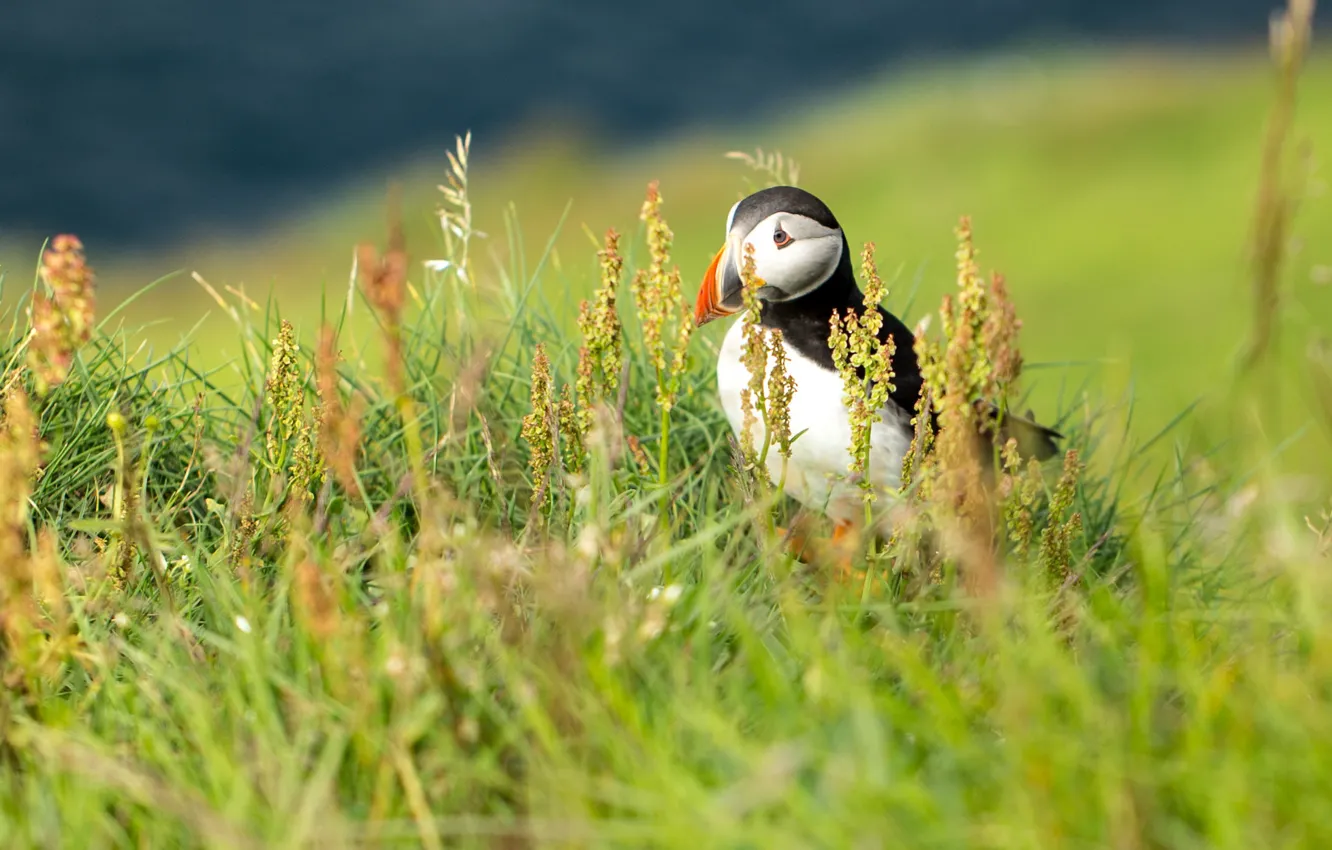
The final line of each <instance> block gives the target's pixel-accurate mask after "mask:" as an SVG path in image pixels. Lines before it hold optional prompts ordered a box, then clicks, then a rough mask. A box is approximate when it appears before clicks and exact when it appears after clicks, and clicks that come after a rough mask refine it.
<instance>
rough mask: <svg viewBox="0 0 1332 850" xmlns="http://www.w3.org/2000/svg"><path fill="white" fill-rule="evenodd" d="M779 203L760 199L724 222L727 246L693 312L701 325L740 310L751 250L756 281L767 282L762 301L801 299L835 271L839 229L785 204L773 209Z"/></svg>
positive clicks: (705, 280) (744, 204)
mask: <svg viewBox="0 0 1332 850" xmlns="http://www.w3.org/2000/svg"><path fill="white" fill-rule="evenodd" d="M782 188H785V187H782ZM767 191H772V190H767ZM790 191H797V190H790ZM810 197H812V196H810ZM776 200H780V198H773V197H771V196H767V195H766V193H758V194H755V195H751V196H750V197H748V198H745V199H744V200H742V201H740V202H738V203H737V204H736V205H735V206H733V207H731V212H730V214H729V215H728V216H727V218H726V244H725V245H724V246H722V249H721V250H720V251H718V252H717V256H716V257H715V258H713V260H712V265H711V266H709V267H708V271H707V274H706V275H705V276H704V278H703V285H702V288H701V289H700V291H699V295H698V306H697V308H696V310H695V312H694V319H695V322H696V323H697V324H700V325H702V324H704V323H706V322H709V321H711V320H712V319H715V318H719V317H721V316H726V315H729V314H731V313H734V312H736V311H737V310H739V309H740V307H741V306H742V297H741V296H742V292H741V289H742V284H741V277H740V270H741V269H742V268H743V266H744V263H745V259H746V252H747V250H748V246H751V245H752V246H753V256H754V276H755V277H756V278H759V279H761V280H762V281H763V286H762V287H761V288H760V289H759V290H758V292H757V297H758V298H759V299H761V300H763V301H768V302H778V301H790V300H792V299H794V298H799V297H800V296H802V295H805V294H806V293H808V292H810V291H812V290H814V289H815V288H817V287H818V286H820V285H821V284H823V282H824V281H826V280H828V278H829V277H831V276H832V274H833V272H834V271H836V270H837V266H838V264H839V263H840V262H841V260H842V253H843V250H842V244H843V236H842V231H841V228H839V227H830V226H828V225H826V224H822V223H820V222H818V221H816V220H814V219H813V218H811V217H810V216H807V215H802V214H800V213H798V212H791V211H788V210H785V209H782V208H781V206H782V205H781V204H774V203H771V201H776ZM763 201H769V203H763ZM737 213H739V215H737Z"/></svg>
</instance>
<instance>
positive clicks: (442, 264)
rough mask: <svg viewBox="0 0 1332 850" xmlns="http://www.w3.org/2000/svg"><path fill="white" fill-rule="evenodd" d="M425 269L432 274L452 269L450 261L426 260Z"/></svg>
mask: <svg viewBox="0 0 1332 850" xmlns="http://www.w3.org/2000/svg"><path fill="white" fill-rule="evenodd" d="M425 267H426V268H427V269H429V270H430V271H432V272H442V271H448V270H449V269H450V268H452V267H453V263H452V261H450V260H426V261H425Z"/></svg>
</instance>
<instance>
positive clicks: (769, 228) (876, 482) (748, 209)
mask: <svg viewBox="0 0 1332 850" xmlns="http://www.w3.org/2000/svg"><path fill="white" fill-rule="evenodd" d="M747 243H748V244H752V245H753V247H754V274H755V277H757V278H760V279H761V280H762V281H763V283H764V285H763V286H762V287H761V288H760V289H759V290H758V291H757V292H756V293H755V297H756V298H757V300H758V302H759V307H760V317H761V318H760V323H761V325H762V326H763V327H765V328H772V329H776V330H780V331H781V332H782V346H783V348H784V349H785V355H786V364H787V372H788V374H789V375H790V376H791V377H792V378H793V379H794V382H795V391H794V393H793V395H792V398H791V407H790V420H791V434H792V435H798V436H796V438H795V439H794V440H793V441H792V443H791V456H790V459H789V461H788V462H787V467H786V477H785V484H784V489H785V493H786V495H788V496H790V497H791V498H793V499H794V500H795V501H796V502H798V503H800V504H801V505H802V506H804V507H805V508H807V509H809V510H811V511H817V512H821V513H823V514H825V515H826V516H828V517H829V518H830V519H831V520H832V521H833V540H834V542H837V541H838V540H840V539H842V538H844V537H845V536H846V535H847V534H848V533H849V532H850V531H851V529H852V528H853V527H854V526H855V524H857V523H858V522H863V519H864V503H863V501H862V495H861V491H860V489H859V487H858V486H857V484H856V483H855V482H854V481H851V480H849V476H848V472H847V470H848V467H849V465H850V463H851V452H850V446H851V420H850V417H849V415H848V413H847V410H846V408H845V406H844V405H843V401H842V395H843V391H842V380H841V376H840V374H839V373H838V371H837V368H836V366H835V365H834V364H833V355H832V349H831V348H830V346H829V343H828V336H829V324H830V320H831V318H832V316H833V314H834V313H838V314H839V315H845V313H846V311H847V310H854V311H856V312H857V313H860V312H862V311H863V310H864V309H865V305H864V300H863V295H862V293H861V290H860V287H859V285H858V284H857V282H856V276H855V270H854V267H853V265H852V259H851V248H850V243H849V242H848V240H847V238H846V235H845V234H844V232H843V231H842V226H841V225H840V224H839V223H838V221H837V218H836V216H834V215H833V213H832V210H830V209H829V208H828V205H827V204H825V203H824V202H823V201H821V200H819V198H817V197H815V196H814V195H813V194H811V193H809V192H807V191H805V190H803V189H799V188H796V187H794V186H774V187H770V188H767V189H763V190H760V191H758V192H755V193H753V194H751V195H749V196H747V197H745V198H743V199H741V200H740V201H738V202H736V204H735V205H734V206H732V207H731V210H730V213H729V214H728V215H727V217H726V239H725V243H724V244H723V246H722V248H721V250H719V251H718V252H717V254H716V256H715V257H714V258H713V259H712V262H711V264H710V265H709V266H708V269H707V272H706V273H705V274H704V276H703V282H702V285H701V287H700V289H699V293H698V302H697V305H696V307H695V311H694V322H695V324H696V326H700V327H701V326H702V325H705V324H707V323H708V322H711V321H713V320H716V319H721V318H723V317H726V316H730V315H733V314H735V313H737V312H739V311H740V310H741V308H742V291H741V290H742V284H741V278H740V265H741V263H742V262H743V260H744V256H745V246H746V244H747ZM879 312H880V313H881V314H882V316H883V324H882V327H881V329H880V332H879V339H880V341H881V342H882V341H885V340H886V339H887V338H888V337H892V339H893V341H894V343H895V353H894V355H893V360H892V365H893V385H894V389H893V390H892V392H891V393H890V394H889V396H888V400H887V402H886V403H885V404H884V406H883V408H882V409H881V410H880V411H879V416H878V417H877V419H876V420H875V421H874V423H873V425H872V426H871V430H870V462H869V475H870V479H871V483H872V484H873V486H874V488H875V490H876V491H878V492H880V493H882V492H883V491H885V490H892V489H895V488H897V487H898V486H899V485H900V481H901V472H902V462H903V459H904V458H905V456H906V453H907V452H908V451H909V450H910V448H911V441H912V436H913V433H914V429H913V426H912V424H911V420H912V418H913V416H914V415H915V409H916V403H917V399H919V397H920V394H921V390H922V387H923V386H924V378H923V376H922V375H921V370H920V366H919V364H918V363H917V360H916V354H915V350H914V344H913V343H914V335H913V334H912V332H911V331H910V330H909V329H908V328H907V326H906V325H905V324H903V322H902V320H901V319H899V318H898V317H897V316H894V315H893V314H892V313H890V312H888V311H887V310H884V309H882V308H880V309H879ZM743 345H744V339H743V323H742V322H739V321H736V322H733V323H732V325H731V327H730V328H729V329H728V330H727V332H726V335H725V337H724V338H723V340H722V345H721V350H720V354H719V356H718V360H717V390H718V394H719V395H720V397H721V406H722V409H723V410H724V411H725V413H726V418H727V419H728V420H729V422H730V424H731V428H732V430H733V431H734V432H735V434H736V435H737V436H739V434H740V431H741V428H742V427H743V424H742V422H743V417H742V413H741V402H740V398H741V391H742V390H743V389H745V387H746V386H748V384H749V378H750V376H749V369H748V367H747V366H746V365H745V364H744V362H743V360H742V354H743ZM931 415H932V414H931ZM763 429H764V425H763V423H762V422H761V421H760V422H757V423H756V424H755V426H754V432H753V434H752V436H753V438H754V445H761V444H762V442H763V437H764V433H763ZM802 432H803V433H802ZM977 436H978V438H981V435H979V434H978V435H977ZM1009 436H1016V437H1017V439H1018V441H1019V444H1020V445H1022V446H1023V447H1024V449H1025V450H1026V452H1027V453H1028V454H1032V455H1034V456H1035V457H1037V458H1038V459H1040V460H1045V459H1048V458H1050V457H1052V456H1054V455H1055V454H1056V453H1057V451H1058V444H1057V440H1059V439H1062V435H1061V434H1059V432H1057V431H1055V430H1053V429H1051V428H1047V427H1045V426H1043V425H1039V424H1037V423H1036V422H1035V421H1033V420H1031V419H1029V418H1023V417H1017V416H1014V415H1012V414H1006V415H1005V421H1004V427H1003V428H1002V429H1001V432H1000V434H999V435H998V439H1001V440H1006V439H1007V438H1008V437H1009ZM990 439H991V440H994V439H996V438H995V437H993V436H992V437H990ZM766 464H767V467H768V472H769V474H770V476H771V478H772V480H774V481H777V480H780V476H781V458H780V457H778V455H777V453H776V452H769V454H768V457H767V459H766Z"/></svg>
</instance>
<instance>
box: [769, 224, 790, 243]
mask: <svg viewBox="0 0 1332 850" xmlns="http://www.w3.org/2000/svg"><path fill="white" fill-rule="evenodd" d="M794 241H795V240H794V239H792V238H791V234H789V233H787V232H786V231H785V230H782V228H781V226H780V225H779V226H778V227H777V229H776V230H774V231H773V232H772V244H774V245H776V246H777V247H778V248H785V247H786V246H787V245H790V244H791V243H792V242H794Z"/></svg>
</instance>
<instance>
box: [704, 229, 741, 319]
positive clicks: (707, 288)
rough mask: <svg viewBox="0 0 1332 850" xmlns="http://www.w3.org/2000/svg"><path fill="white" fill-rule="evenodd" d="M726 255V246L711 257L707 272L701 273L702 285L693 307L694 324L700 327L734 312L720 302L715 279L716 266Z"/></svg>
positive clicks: (717, 283) (719, 291)
mask: <svg viewBox="0 0 1332 850" xmlns="http://www.w3.org/2000/svg"><path fill="white" fill-rule="evenodd" d="M725 255H726V247H725V246H722V249H721V250H720V251H718V252H717V256H715V257H713V258H712V264H711V265H709V266H708V270H707V272H706V273H705V274H704V275H703V285H702V286H700V287H699V290H698V304H697V305H696V306H695V307H694V324H695V326H697V327H702V326H703V325H706V324H707V323H708V322H710V321H712V320H713V319H720V318H721V317H722V316H729V315H731V314H732V313H734V312H736V311H735V310H734V309H732V308H730V307H727V306H725V305H724V304H722V297H721V282H720V281H718V280H717V267H718V266H719V265H720V264H721V261H722V257H724V256H725Z"/></svg>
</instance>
